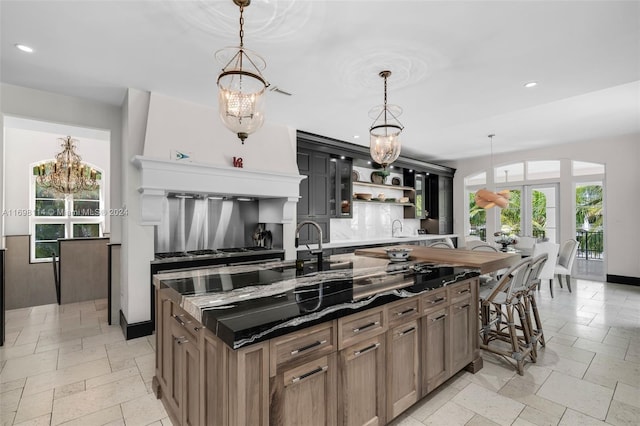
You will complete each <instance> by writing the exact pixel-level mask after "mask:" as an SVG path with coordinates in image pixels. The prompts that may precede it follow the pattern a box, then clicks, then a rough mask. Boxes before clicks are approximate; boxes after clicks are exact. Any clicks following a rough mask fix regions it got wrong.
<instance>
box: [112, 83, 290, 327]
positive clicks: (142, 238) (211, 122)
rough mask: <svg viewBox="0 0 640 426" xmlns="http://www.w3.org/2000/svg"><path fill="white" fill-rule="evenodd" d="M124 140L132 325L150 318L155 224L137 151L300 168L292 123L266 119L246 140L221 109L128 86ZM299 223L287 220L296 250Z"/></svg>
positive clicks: (126, 284) (126, 275)
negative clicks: (146, 210)
mask: <svg viewBox="0 0 640 426" xmlns="http://www.w3.org/2000/svg"><path fill="white" fill-rule="evenodd" d="M122 140H123V149H122V163H123V168H122V173H123V179H122V194H123V201H124V203H125V204H126V206H127V208H128V211H129V214H128V216H126V217H125V220H124V224H123V231H122V257H121V259H122V274H121V295H122V311H123V313H124V315H125V317H126V319H127V322H128V323H129V324H132V323H136V322H142V321H147V320H149V319H150V317H151V304H150V282H151V277H150V271H149V261H150V260H152V259H153V246H154V245H153V238H154V236H153V227H152V226H143V225H141V224H140V223H141V215H140V193H139V192H138V188H139V186H140V170H138V169H137V168H135V167H134V166H133V164H132V163H131V159H132V158H133V156H135V155H144V156H145V157H151V158H157V159H163V160H169V159H171V155H172V152H173V151H176V150H177V151H180V152H183V153H189V155H190V156H191V157H190V158H191V159H192V160H193V161H194V162H197V163H205V164H212V165H219V166H227V167H228V166H231V165H232V161H233V160H232V159H233V157H242V159H243V168H244V169H249V170H260V171H278V172H283V173H291V174H298V167H297V163H296V132H295V130H294V129H292V128H290V127H288V126H282V125H277V124H273V123H266V124H265V125H264V126H263V127H262V128H261V129H260V130H258V131H257V132H256V133H254V134H252V135H250V136H249V138H248V139H247V140H246V141H245V143H244V145H243V144H242V143H241V141H240V140H239V139H238V138H237V136H236V135H235V134H233V133H231V132H230V131H229V130H227V129H226V128H225V127H224V126H223V125H222V123H221V122H220V119H219V117H218V111H217V108H212V107H208V106H204V105H199V104H194V103H191V102H186V101H183V100H179V99H173V98H170V97H167V96H164V95H160V94H157V93H148V92H142V91H140V90H135V89H129V91H128V95H127V98H126V99H125V103H124V106H123V139H122ZM293 217H295V212H294V213H293ZM295 225H296V224H295V221H291V223H284V224H283V237H284V240H285V250H286V251H287V252H291V253H293V254H295V250H294V249H293V235H294V231H295ZM288 246H291V247H288Z"/></svg>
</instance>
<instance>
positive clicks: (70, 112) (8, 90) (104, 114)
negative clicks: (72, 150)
mask: <svg viewBox="0 0 640 426" xmlns="http://www.w3.org/2000/svg"><path fill="white" fill-rule="evenodd" d="M0 112H1V114H2V116H3V122H4V116H12V117H18V118H26V119H33V120H37V121H45V122H50V123H58V124H64V125H69V126H77V127H86V128H93V129H102V130H106V131H108V132H110V135H111V148H110V149H111V158H113V159H119V153H120V146H121V124H120V119H121V117H120V107H116V106H113V105H107V104H103V103H99V102H95V101H90V100H86V99H80V98H74V97H71V96H63V95H58V94H55V93H49V92H43V91H40V90H35V89H30V88H25V87H19V86H13V85H9V84H4V83H3V84H1V85H0ZM0 145H1V146H2V151H3V152H4V151H5V149H6V148H7V147H6V146H5V136H4V132H3V133H2V134H0ZM114 154H116V155H114ZM10 161H11V158H10V157H8V156H6V155H3V158H2V163H1V164H2V174H5V172H6V167H5V166H6V165H7V164H8V163H9V162H10ZM110 167H111V178H110V185H111V191H110V194H109V195H110V203H111V207H112V208H113V207H117V206H120V204H121V202H120V189H119V188H120V161H118V160H116V161H111V162H110ZM3 183H4V185H3V187H5V188H6V187H7V186H8V184H9V182H7V181H6V179H5V180H4V182H3ZM2 199H3V200H6V196H4V194H3V197H2ZM0 208H2V209H5V208H6V205H5V202H4V201H2V202H1V204H0ZM107 220H110V228H111V238H112V241H113V240H114V238H115V241H119V238H120V223H119V218H116V217H110V218H107ZM4 222H5V221H4V218H3V221H2V223H3V224H4ZM18 228H19V229H18V231H19V232H21V233H23V232H22V231H21V229H23V228H22V227H21V226H19V227H18ZM7 231H8V230H7V229H6V228H5V229H4V233H3V234H2V236H3V237H4V235H9V234H8V232H7Z"/></svg>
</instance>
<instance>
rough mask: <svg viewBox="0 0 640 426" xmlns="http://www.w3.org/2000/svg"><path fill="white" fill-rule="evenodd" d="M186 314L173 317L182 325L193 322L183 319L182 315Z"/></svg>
mask: <svg viewBox="0 0 640 426" xmlns="http://www.w3.org/2000/svg"><path fill="white" fill-rule="evenodd" d="M183 316H184V315H174V316H173V319H174V320H176V321H178V324H180V325H181V326H183V327H184V326H185V325H186V324H191V321H187V322H185V321H183V320H182V318H181V317H183Z"/></svg>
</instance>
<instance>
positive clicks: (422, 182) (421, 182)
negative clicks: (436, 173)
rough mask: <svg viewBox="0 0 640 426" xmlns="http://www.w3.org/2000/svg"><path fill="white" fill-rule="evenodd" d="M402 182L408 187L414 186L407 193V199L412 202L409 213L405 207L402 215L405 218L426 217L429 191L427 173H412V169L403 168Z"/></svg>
mask: <svg viewBox="0 0 640 426" xmlns="http://www.w3.org/2000/svg"><path fill="white" fill-rule="evenodd" d="M403 177H404V184H405V186H408V187H413V188H414V193H413V194H411V193H407V195H408V197H409V201H410V202H411V203H413V204H414V206H413V207H411V210H412V211H411V214H409V212H408V210H407V209H405V215H404V217H405V218H406V219H413V218H415V219H426V218H427V217H428V209H429V200H428V195H429V191H428V190H427V184H428V182H427V177H428V176H427V175H425V174H424V173H414V172H413V171H411V172H410V171H408V170H405V171H404V173H403Z"/></svg>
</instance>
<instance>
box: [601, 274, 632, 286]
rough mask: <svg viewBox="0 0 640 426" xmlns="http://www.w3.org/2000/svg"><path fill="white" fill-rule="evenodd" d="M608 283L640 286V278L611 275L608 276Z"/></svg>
mask: <svg viewBox="0 0 640 426" xmlns="http://www.w3.org/2000/svg"><path fill="white" fill-rule="evenodd" d="M607 282H608V283H616V284H629V285H637V286H640V278H638V277H625V276H624V275H609V274H607Z"/></svg>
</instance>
